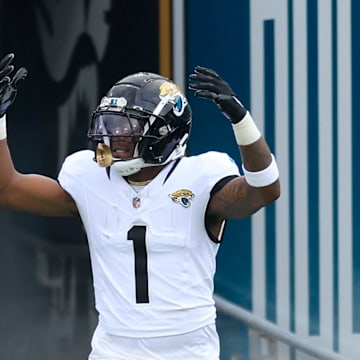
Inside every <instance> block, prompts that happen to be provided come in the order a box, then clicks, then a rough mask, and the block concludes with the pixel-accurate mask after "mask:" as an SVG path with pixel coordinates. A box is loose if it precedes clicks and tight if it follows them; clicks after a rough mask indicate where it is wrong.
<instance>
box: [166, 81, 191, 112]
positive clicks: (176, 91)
mask: <svg viewBox="0 0 360 360" xmlns="http://www.w3.org/2000/svg"><path fill="white" fill-rule="evenodd" d="M164 98H166V99H167V101H168V102H169V103H171V104H172V105H173V112H174V115H175V116H181V115H182V114H183V113H184V109H185V107H186V105H187V100H186V98H185V96H184V95H183V94H182V93H181V90H180V88H179V87H178V86H177V85H176V84H174V83H172V82H169V81H166V82H164V83H162V84H161V86H160V99H164Z"/></svg>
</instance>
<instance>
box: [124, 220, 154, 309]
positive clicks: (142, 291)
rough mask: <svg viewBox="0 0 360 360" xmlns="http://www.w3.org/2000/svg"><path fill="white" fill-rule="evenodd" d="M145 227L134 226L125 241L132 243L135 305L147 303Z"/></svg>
mask: <svg viewBox="0 0 360 360" xmlns="http://www.w3.org/2000/svg"><path fill="white" fill-rule="evenodd" d="M145 236H146V226H142V225H141V226H140V225H135V226H133V227H132V228H131V229H130V230H129V232H128V236H127V239H128V240H131V241H132V242H133V248H134V256H135V290H136V303H138V304H144V303H148V302H149V278H148V267H147V251H146V243H145Z"/></svg>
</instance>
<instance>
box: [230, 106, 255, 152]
mask: <svg viewBox="0 0 360 360" xmlns="http://www.w3.org/2000/svg"><path fill="white" fill-rule="evenodd" d="M232 127H233V130H234V134H235V139H236V142H237V144H238V145H250V144H252V143H254V142H255V141H256V140H259V139H260V136H261V133H260V131H259V129H258V127H257V126H256V124H255V122H254V120H253V118H252V117H251V115H250V113H249V112H247V113H246V115H245V116H244V118H243V119H242V120H241V121H239V122H238V123H236V124H232Z"/></svg>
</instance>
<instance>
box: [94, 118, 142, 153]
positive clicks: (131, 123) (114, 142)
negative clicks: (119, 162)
mask: <svg viewBox="0 0 360 360" xmlns="http://www.w3.org/2000/svg"><path fill="white" fill-rule="evenodd" d="M100 121H101V123H102V124H103V128H105V129H106V133H108V134H111V135H112V136H111V139H110V144H111V145H110V147H111V152H112V156H113V157H114V158H117V159H132V158H133V156H134V149H135V146H136V143H137V142H138V141H139V138H140V135H141V134H142V130H143V126H142V124H141V123H140V122H139V121H138V120H137V119H135V118H130V117H127V116H120V115H113V114H110V115H104V116H102V117H101V118H100Z"/></svg>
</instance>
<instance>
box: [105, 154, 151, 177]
mask: <svg viewBox="0 0 360 360" xmlns="http://www.w3.org/2000/svg"><path fill="white" fill-rule="evenodd" d="M146 165H148V164H145V162H144V160H143V159H142V158H137V159H131V160H123V161H121V160H120V161H115V162H114V163H113V164H112V165H111V167H112V168H113V169H114V170H115V171H116V172H117V173H118V174H120V175H121V176H129V175H132V174H136V173H138V172H139V171H140V170H141V169H142V168H143V167H145V166H146Z"/></svg>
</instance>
